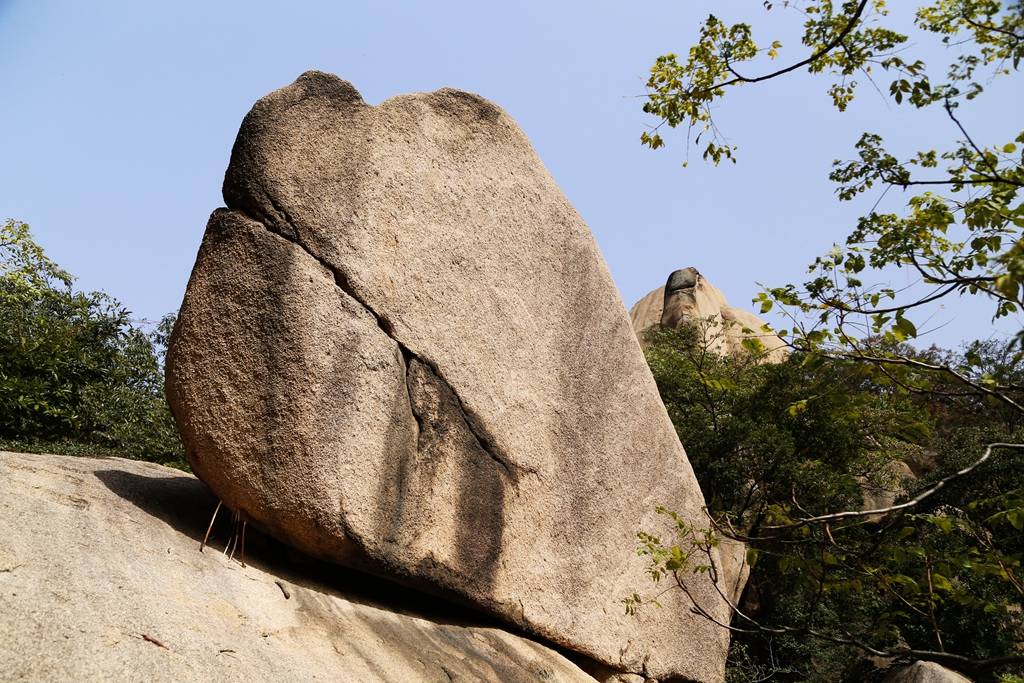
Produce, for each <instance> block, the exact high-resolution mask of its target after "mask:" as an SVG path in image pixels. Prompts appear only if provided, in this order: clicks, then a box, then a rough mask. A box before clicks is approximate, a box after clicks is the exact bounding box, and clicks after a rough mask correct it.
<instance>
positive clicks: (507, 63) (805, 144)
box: [0, 0, 1021, 344]
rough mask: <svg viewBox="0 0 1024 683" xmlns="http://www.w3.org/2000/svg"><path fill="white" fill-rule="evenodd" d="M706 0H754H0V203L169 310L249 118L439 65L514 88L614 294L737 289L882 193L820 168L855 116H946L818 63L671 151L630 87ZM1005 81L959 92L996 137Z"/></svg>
mask: <svg viewBox="0 0 1024 683" xmlns="http://www.w3.org/2000/svg"><path fill="white" fill-rule="evenodd" d="M716 6H717V11H721V12H723V18H724V19H727V20H736V19H738V18H739V17H737V16H730V15H729V14H728V13H726V10H743V11H744V12H745V13H746V15H747V16H749V15H751V14H753V15H755V16H757V15H761V14H763V11H762V10H761V2H760V0H745V2H742V3H741V2H734V3H729V4H728V5H726V6H722V5H721V3H713V2H706V3H702V2H685V3H684V2H676V3H662V4H661V5H653V6H652V5H638V4H636V3H626V2H604V1H591V2H568V1H566V2H558V3H555V2H542V1H540V0H538V1H536V2H515V1H513V0H504V1H503V2H500V3H481V2H450V1H447V0H435V1H434V2H430V3H421V2H398V1H397V0H393V1H392V2H343V1H341V0H334V1H332V2H290V3H280V2H260V1H258V0H246V1H245V2H227V1H218V2H193V1H189V0H180V1H177V2H160V3H156V2H137V1H135V2H129V1H114V0H107V1H103V0H97V1H95V2H79V1H74V2H72V1H62V0H0V93H2V94H3V105H2V106H0V150H2V156H0V219H2V218H5V217H12V218H18V219H20V220H24V221H26V222H28V223H29V224H31V226H32V227H33V229H34V231H35V234H36V236H37V238H38V240H39V241H40V242H41V243H42V244H43V246H44V247H45V248H46V249H47V251H48V252H49V253H50V255H51V256H52V257H54V258H55V259H56V260H57V261H58V262H59V263H60V264H61V265H63V266H65V267H66V268H67V269H69V270H70V271H71V272H73V273H74V274H75V275H77V276H78V278H79V281H78V285H79V286H80V287H81V288H83V289H102V290H104V291H107V292H109V293H110V294H113V295H114V296H116V297H117V298H118V299H120V300H121V301H122V302H123V303H124V304H125V305H127V306H128V307H129V308H130V309H131V310H132V311H133V313H134V314H135V315H136V316H138V317H144V318H151V319H152V318H157V317H159V316H160V315H161V314H163V313H165V312H167V311H170V310H174V309H176V308H177V306H178V305H179V303H180V301H181V297H182V294H183V292H184V288H185V284H186V282H187V280H188V276H189V271H190V270H191V267H192V263H193V261H194V258H195V254H196V250H197V248H198V245H199V241H200V239H201V237H202V233H203V228H204V226H205V223H206V219H207V217H208V215H209V213H210V211H211V210H213V209H214V208H216V207H217V206H220V205H221V204H222V200H221V198H220V186H221V181H222V178H223V173H224V169H225V167H226V165H227V161H228V155H229V152H230V149H231V144H232V142H233V140H234V137H235V133H236V132H237V130H238V125H239V124H240V122H241V120H242V117H243V116H244V115H245V113H246V112H247V111H248V109H249V107H250V106H251V105H252V103H253V102H254V101H255V100H256V99H258V98H259V97H260V96H262V95H263V94H265V93H267V92H269V91H270V90H273V89H274V88H277V87H280V86H283V85H285V84H287V83H290V82H291V81H292V80H294V79H295V77H296V76H298V75H299V74H300V73H302V72H303V71H305V70H307V69H312V68H316V69H322V70H325V71H331V72H334V73H337V74H338V75H340V76H341V77H343V78H345V79H348V80H350V81H351V82H352V83H353V84H354V85H355V86H356V87H357V88H359V90H360V91H361V92H362V93H363V96H364V98H365V99H366V100H367V101H368V102H370V103H376V102H380V101H381V100H384V99H386V98H387V97H389V96H391V95H394V94H398V93H403V92H411V91H424V90H433V89H436V88H439V87H443V86H452V87H457V88H461V89H464V90H469V91H474V92H478V93H480V94H482V95H484V96H485V97H488V98H490V99H492V100H494V101H495V102H497V103H498V104H500V105H501V106H502V107H504V108H505V109H506V110H507V111H508V112H509V113H510V114H511V115H512V116H513V117H514V118H515V119H516V120H517V121H518V122H519V124H520V126H522V128H523V129H524V130H525V131H526V133H527V135H529V136H530V138H531V140H532V141H533V144H534V146H535V147H536V149H537V151H538V152H539V154H540V156H541V158H542V159H543V161H544V163H545V164H546V165H547V167H548V169H549V170H550V171H551V173H552V174H553V176H554V177H555V179H556V180H557V181H558V183H559V184H560V185H561V187H562V189H563V191H564V192H565V193H566V195H567V196H568V197H569V199H570V200H571V201H572V202H573V203H574V204H575V206H576V208H577V209H578V210H579V212H580V213H581V214H582V216H583V217H584V219H585V220H586V221H587V222H588V224H589V225H590V227H591V229H592V230H593V232H594V234H595V235H596V237H597V240H598V242H599V244H600V246H601V249H602V251H603V253H604V255H605V259H606V261H607V262H608V265H609V267H610V269H611V271H612V275H613V277H614V278H615V281H616V283H617V284H618V286H619V289H620V291H621V293H622V297H623V300H624V302H625V304H626V305H627V306H629V305H631V304H632V303H633V302H634V301H635V300H636V299H638V298H639V297H641V296H642V295H643V294H645V293H646V292H647V291H649V290H650V289H652V288H654V287H655V286H657V285H659V284H661V283H662V282H663V281H664V279H665V278H666V276H667V275H668V273H669V272H670V271H672V270H673V269H675V268H679V267H684V266H690V265H693V266H696V267H698V268H699V269H700V270H701V271H702V272H703V273H704V274H705V275H706V276H707V277H708V278H709V279H710V280H711V281H712V282H714V283H715V284H717V285H718V286H719V287H720V288H722V289H723V290H724V291H725V293H726V295H727V296H728V298H729V299H730V301H731V302H732V303H733V304H734V305H743V306H749V301H750V298H751V297H752V296H753V295H754V294H755V293H756V291H757V284H756V283H757V282H762V283H765V284H771V285H779V284H784V283H786V282H792V281H800V279H801V277H802V275H803V272H804V267H805V266H806V265H807V264H808V263H809V262H810V261H811V260H813V258H814V257H815V256H816V255H817V254H819V253H822V252H824V251H827V250H828V248H829V247H830V246H831V245H832V244H833V243H834V242H836V241H841V240H842V239H843V237H844V236H845V234H846V233H847V231H848V230H849V228H850V227H851V225H852V223H853V221H854V220H855V218H856V216H857V215H859V213H860V212H863V211H866V210H867V209H868V208H869V207H870V204H871V203H872V202H873V200H874V198H871V199H869V200H866V203H861V204H854V205H851V204H840V203H839V202H837V201H836V200H835V199H834V195H833V189H832V186H831V185H830V183H829V182H828V180H827V178H826V176H827V173H828V170H829V166H830V163H831V161H832V159H834V158H837V157H841V158H848V157H849V156H850V154H851V151H850V150H851V149H852V145H853V143H854V142H855V141H856V140H857V138H858V137H859V135H860V132H861V131H863V130H873V131H877V132H880V133H882V134H883V135H885V136H886V138H887V139H890V140H892V141H893V142H894V146H895V147H897V148H899V149H904V150H907V151H909V150H911V149H914V148H917V147H927V146H934V145H935V144H942V143H943V141H945V140H947V139H949V123H948V121H947V120H946V119H945V117H944V115H943V114H942V113H941V111H936V112H925V113H920V112H913V111H908V110H906V109H903V108H895V107H892V106H891V105H889V104H887V103H886V102H885V100H884V99H883V98H882V97H880V96H879V95H878V94H876V93H875V92H873V91H872V89H871V88H870V86H869V85H865V87H864V88H862V90H861V93H860V96H859V99H858V101H857V102H855V103H854V104H853V105H852V107H851V110H850V111H848V112H847V113H845V114H839V113H837V112H836V111H835V110H834V109H832V107H831V105H830V103H829V100H828V97H827V95H826V94H825V88H826V86H827V83H826V81H824V80H822V79H815V78H812V77H809V76H807V75H806V74H804V73H797V74H793V75H791V76H789V77H787V78H786V79H784V80H780V81H776V82H772V83H770V84H767V85H764V86H754V87H747V88H745V89H744V90H742V91H737V92H736V93H735V95H734V96H732V97H730V98H729V99H728V100H727V101H726V103H725V104H724V105H723V106H721V107H720V108H719V110H718V121H719V123H720V125H721V126H722V128H723V129H724V131H725V132H726V133H727V134H728V136H729V137H730V139H731V140H732V141H734V142H736V143H738V144H739V145H740V163H739V164H738V165H736V166H734V167H728V168H724V167H723V168H713V167H710V166H705V165H704V164H703V163H701V162H700V160H699V154H691V156H692V157H693V158H692V161H691V164H690V166H689V168H687V169H684V168H682V164H681V162H682V159H683V155H684V152H685V150H684V149H683V144H682V138H681V136H679V135H674V136H669V138H668V140H669V145H668V148H667V149H664V150H659V151H658V152H650V151H648V150H645V149H643V148H641V146H640V145H639V143H638V138H639V134H640V132H641V131H642V130H644V126H645V125H648V124H650V123H652V121H650V120H649V119H648V118H647V117H646V115H644V114H643V113H642V112H641V111H640V106H641V104H642V100H640V99H638V98H637V96H638V95H641V94H642V93H643V91H644V89H643V83H644V81H645V74H646V72H647V69H648V68H649V67H650V64H651V63H652V62H653V60H654V58H655V57H656V56H657V55H659V54H662V53H664V52H668V51H672V50H676V51H682V50H683V49H685V48H686V46H688V45H689V44H690V42H692V40H693V38H694V36H695V35H696V30H697V27H698V25H699V22H700V21H701V19H702V18H703V17H704V16H706V15H707V13H708V12H710V11H712V10H716ZM723 7H724V9H723ZM773 15H778V16H776V17H775V18H774V19H773V18H769V19H768V20H767V21H766V22H765V23H764V24H762V26H764V30H765V31H766V33H765V35H764V37H765V38H766V39H770V38H772V37H775V34H771V33H769V32H770V30H771V26H778V27H779V31H780V32H781V35H782V38H783V42H784V44H788V45H790V49H789V50H785V51H784V52H783V57H782V59H787V58H790V57H800V56H803V51H802V49H801V48H800V46H799V45H797V44H796V43H797V42H798V41H797V40H796V39H795V34H794V32H793V31H794V30H795V29H796V28H797V27H798V25H799V22H800V18H799V16H798V15H795V14H793V13H792V12H790V13H788V14H787V13H785V12H778V11H776V12H773ZM908 28H909V27H908ZM755 35H757V34H755ZM765 42H767V40H766V41H765ZM928 54H932V55H937V56H939V57H942V56H944V55H942V54H941V52H935V51H934V50H932V52H931V53H928ZM879 81H880V83H881V84H882V85H883V87H884V85H885V83H887V81H886V80H885V78H884V76H883V77H881V78H880V79H879ZM1017 85H1018V86H1019V82H1018V83H1017ZM1012 86H1013V84H1012V82H1011V81H1009V80H1007V81H1005V82H996V83H994V84H993V86H992V89H991V93H992V94H991V96H990V97H989V98H987V99H986V100H985V101H984V102H982V103H981V105H980V106H977V107H971V108H968V109H965V110H963V111H962V112H961V117H962V119H963V120H964V121H965V123H966V124H967V125H968V127H969V128H970V129H972V130H975V131H978V132H979V135H978V137H980V138H981V139H982V140H983V141H984V142H986V143H994V142H1004V141H1006V140H1009V139H1011V138H1012V137H1013V136H1014V135H1015V134H1016V132H1018V131H1015V130H1014V125H1018V124H1019V121H1017V120H1016V119H1019V111H1020V104H1021V102H1020V97H1019V95H1017V94H1016V93H1014V92H1013V87H1012ZM891 194H895V193H891ZM886 201H887V202H894V201H895V202H897V203H899V202H900V201H902V199H901V198H900V197H894V196H890V197H887V200H886ZM907 281H908V277H907V275H905V274H903V273H896V274H894V275H893V283H894V284H897V285H902V284H906V282H907ZM932 322H933V323H947V324H946V325H945V327H943V328H942V329H940V330H939V331H937V332H936V333H934V334H933V335H932V336H931V337H929V338H928V340H929V341H935V342H937V343H942V344H956V343H958V342H959V341H960V340H962V339H966V338H975V337H985V336H988V335H989V334H991V333H992V325H991V323H990V321H989V318H988V308H987V307H984V308H983V307H980V306H978V305H977V304H975V305H973V306H971V305H969V304H966V303H963V304H956V303H954V304H952V305H949V306H947V307H945V308H944V309H942V310H939V311H937V312H936V316H935V318H934V319H933V321H932ZM1003 327H1004V329H1005V330H1013V329H1014V327H1019V324H1018V323H1016V322H1015V323H1011V324H1008V325H1005V326H1003Z"/></svg>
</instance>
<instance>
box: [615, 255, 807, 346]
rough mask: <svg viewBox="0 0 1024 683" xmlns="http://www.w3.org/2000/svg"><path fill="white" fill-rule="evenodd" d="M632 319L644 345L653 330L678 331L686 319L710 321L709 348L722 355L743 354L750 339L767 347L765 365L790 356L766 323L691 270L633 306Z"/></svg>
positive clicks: (671, 277)
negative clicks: (654, 328)
mask: <svg viewBox="0 0 1024 683" xmlns="http://www.w3.org/2000/svg"><path fill="white" fill-rule="evenodd" d="M629 316H630V318H631V319H632V321H633V330H634V331H635V332H636V335H637V337H638V338H639V339H640V344H641V345H646V339H645V338H644V333H645V332H646V331H647V330H648V329H649V328H651V327H654V326H657V325H660V326H662V327H668V328H675V327H678V326H679V325H680V324H681V323H683V322H684V321H687V320H689V321H697V320H702V319H709V320H710V321H711V325H709V327H708V329H707V330H706V331H705V334H706V337H707V340H708V347H709V348H711V349H712V350H714V351H717V352H718V353H720V354H722V355H733V354H737V353H741V352H743V340H744V339H747V338H754V339H757V340H759V341H760V342H761V343H762V344H763V345H764V347H765V354H764V358H763V360H764V361H766V362H769V363H774V362H779V361H782V360H785V358H786V356H787V354H788V350H787V348H786V345H785V342H783V341H782V340H781V339H780V338H779V337H778V336H776V335H775V334H772V333H771V332H765V331H764V330H762V326H763V325H764V324H765V323H764V321H763V320H761V319H760V318H758V317H757V316H756V315H754V314H753V313H751V312H750V311H745V310H743V309H741V308H733V307H732V306H730V305H729V302H727V301H726V300H725V295H724V294H722V292H721V290H719V289H718V288H717V287H715V286H714V285H713V284H711V283H710V282H708V280H707V278H705V277H704V276H703V275H701V274H700V272H699V271H698V270H697V269H696V268H692V267H691V268H683V269H681V270H677V271H674V272H673V273H672V274H671V275H669V276H668V281H667V282H666V283H665V286H664V287H659V288H657V289H655V290H652V291H650V292H648V294H647V295H646V296H645V297H644V298H642V299H640V301H637V302H636V303H635V304H633V308H631V309H630V311H629Z"/></svg>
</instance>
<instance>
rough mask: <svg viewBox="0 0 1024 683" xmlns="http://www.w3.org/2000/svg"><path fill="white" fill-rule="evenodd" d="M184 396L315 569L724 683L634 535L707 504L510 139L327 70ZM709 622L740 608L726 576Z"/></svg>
mask: <svg viewBox="0 0 1024 683" xmlns="http://www.w3.org/2000/svg"><path fill="white" fill-rule="evenodd" d="M224 198H225V202H226V203H227V207H228V208H227V209H218V210H217V211H215V212H214V214H213V216H212V218H211V219H210V223H209V225H208V227H207V231H206V235H205V237H204V240H203V244H202V247H201V249H200V252H199V256H198V258H197V261H196V265H195V268H194V270H193V273H192V277H191V280H190V282H189V286H188V290H187V293H186V295H185V300H184V302H183V304H182V308H181V312H180V315H179V318H178V324H177V326H176V328H175V331H174V334H173V338H172V341H171V345H170V350H169V352H168V361H167V392H168V398H169V400H170V403H171V407H172V410H173V411H174V414H175V417H176V419H177V421H178V425H179V427H180V429H181V432H182V436H183V439H184V441H185V444H186V448H187V454H188V458H189V462H190V463H191V465H192V468H193V470H194V471H195V472H196V474H197V475H198V476H199V478H201V479H202V480H203V481H205V482H206V483H207V484H209V486H210V487H211V489H213V491H214V492H215V493H216V494H217V495H218V496H219V497H220V498H221V499H223V501H224V502H225V504H226V505H228V506H229V507H230V508H231V509H232V510H236V511H239V512H240V513H241V514H243V515H244V516H246V517H247V518H248V519H249V520H251V521H252V522H254V523H256V524H258V525H259V526H260V527H261V528H263V529H266V530H267V531H268V532H270V533H271V534H273V535H275V536H276V537H277V538H279V539H281V540H282V541H285V542H287V543H291V544H294V545H295V546H297V547H299V548H301V549H302V550H304V551H305V552H307V553H310V554H314V555H317V556H319V557H322V558H325V559H330V560H332V561H335V562H338V563H340V564H345V565H350V566H356V567H361V568H363V569H367V570H370V571H374V572H378V573H380V574H383V575H386V576H389V577H392V578H395V579H399V580H402V581H404V582H405V583H407V584H409V585H412V586H417V587H418V588H420V589H423V590H427V591H433V592H436V593H438V594H440V595H443V596H445V597H447V598H449V599H453V600H459V601H463V602H465V603H468V604H470V605H473V606H474V607H476V608H478V609H482V610H486V611H487V612H490V613H492V614H494V615H496V616H498V617H500V618H501V619H503V620H504V621H506V622H508V623H511V624H514V625H516V626H518V627H520V628H523V629H525V630H527V631H529V632H531V633H533V634H535V635H537V636H540V637H542V638H543V639H545V640H547V641H550V642H553V643H556V644H558V645H560V646H563V647H565V648H568V649H571V650H573V651H575V652H578V653H580V654H582V655H584V656H586V657H589V658H592V659H593V660H595V661H597V662H599V663H601V664H602V665H605V666H608V667H611V668H613V669H615V670H617V671H621V672H624V673H629V674H633V675H642V676H648V677H654V678H675V679H682V680H699V681H718V680H721V678H722V677H723V675H724V667H725V655H726V650H727V644H728V633H727V632H726V631H725V629H722V628H720V627H718V626H716V625H714V624H712V623H711V622H709V621H707V620H705V619H703V618H701V617H698V616H696V615H694V614H693V613H692V612H691V609H690V608H691V604H690V603H689V601H688V599H687V598H686V597H685V596H684V595H683V594H682V592H681V591H670V592H668V593H666V594H665V595H663V596H662V597H661V599H660V600H661V603H662V605H663V607H662V608H661V609H655V608H651V609H649V610H643V611H641V613H640V614H639V615H637V616H629V615H627V614H626V612H625V609H624V606H623V603H622V600H623V599H624V598H625V597H627V596H629V595H631V594H632V593H633V592H634V591H640V592H651V591H653V588H654V587H653V586H652V585H651V582H650V579H649V577H648V576H647V573H646V561H645V560H644V559H643V558H641V557H638V556H637V555H636V554H635V552H634V550H635V547H636V533H637V532H638V531H640V530H644V531H648V532H652V533H662V532H666V531H667V524H666V522H667V521H668V520H666V519H665V518H664V516H662V515H658V514H657V513H656V512H655V508H656V507H657V506H659V505H662V506H665V507H667V508H669V509H671V510H674V511H676V512H678V513H680V514H681V515H682V516H683V517H684V518H686V519H688V520H690V521H691V522H692V523H694V524H698V525H699V524H706V521H705V518H704V516H703V513H702V512H701V508H702V506H703V504H704V500H703V497H702V495H701V492H700V490H699V487H698V485H697V481H696V479H695V477H694V476H693V472H692V470H691V468H690V465H689V463H688V462H687V459H686V455H685V453H684V451H683V448H682V446H681V445H680V444H679V441H678V438H677V437H676V434H675V431H674V430H673V428H672V424H671V422H670V421H669V418H668V415H667V413H666V412H665V408H664V406H663V405H662V403H661V399H660V398H659V396H658V392H657V387H656V386H655V384H654V381H653V378H652V377H651V374H650V371H649V370H648V368H647V365H646V363H645V362H644V359H643V356H642V354H641V351H640V348H639V346H638V344H637V342H636V338H635V336H634V334H633V331H632V329H631V327H630V322H629V318H628V316H627V314H626V311H625V309H624V308H623V306H622V303H621V299H620V298H619V294H618V291H617V289H616V288H615V285H614V283H613V282H612V279H611V277H610V275H609V274H608V270H607V268H606V266H605V264H604V261H603V259H602V258H601V255H600V253H599V252H598V249H597V246H596V244H595V242H594V240H593V237H592V235H591V234H590V231H589V229H588V228H587V226H586V225H585V224H584V222H583V221H582V219H581V218H580V217H579V215H578V214H577V213H576V212H575V210H574V209H573V208H572V206H571V205H570V204H569V202H568V201H567V200H566V199H565V197H564V196H563V195H562V193H561V191H560V190H559V189H558V187H557V185H556V184H555V183H554V181H553V180H552V179H551V177H550V175H549V174H548V173H547V171H546V170H545V169H544V167H543V165H542V164H541V162H540V160H539V159H538V158H537V156H536V154H535V153H534V151H533V149H532V147H531V146H530V144H529V141H528V140H527V139H526V136H525V135H524V134H523V132H522V131H521V130H520V129H519V128H518V126H516V124H515V122H514V121H512V119H511V118H510V117H509V116H508V115H507V114H505V113H504V112H503V111H501V109H499V108H498V107H496V106H495V105H494V104H492V103H490V102H488V101H486V100H484V99H482V98H480V97H478V96H476V95H472V94H469V93H464V92H459V91H456V90H447V89H446V90H439V91H437V92H434V93H426V94H416V95H403V96H400V97H395V98H392V99H390V100H387V101H386V102H383V103H381V104H380V105H377V106H369V105H367V104H366V103H364V102H363V100H362V98H361V97H360V96H359V93H358V92H357V91H356V90H355V88H353V87H352V86H351V85H350V84H349V83H347V82H345V81H342V80H341V79H339V78H337V77H335V76H331V75H329V74H323V73H318V72H310V73H307V74H304V75H303V76H302V77H300V78H299V79H298V80H297V81H296V82H295V83H294V84H292V85H290V86H288V87H286V88H282V89H281V90H278V91H275V92H273V93H271V94H269V95H267V96H266V97H264V98H263V99H261V100H260V101H259V102H257V103H256V104H255V105H254V107H253V109H252V111H251V112H250V113H249V114H248V116H246V118H245V121H244V122H243V124H242V127H241V130H240V131H239V134H238V138H237V140H236V142H235V146H234V149H233V151H232V157H231V164H230V166H229V168H228V171H227V174H226V176H225V183H224ZM686 580H687V582H688V583H689V584H690V586H689V588H690V591H691V593H692V594H693V595H694V596H695V597H696V599H697V600H699V601H700V602H701V603H702V607H703V608H704V609H706V610H708V611H709V612H710V613H711V614H714V615H717V617H719V618H721V619H725V618H727V615H728V607H727V605H726V604H725V602H724V600H722V598H721V596H720V594H719V592H718V590H717V589H716V587H715V586H714V585H713V584H712V583H711V581H710V579H709V578H708V577H707V575H689V574H687V576H686Z"/></svg>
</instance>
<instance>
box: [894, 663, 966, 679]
mask: <svg viewBox="0 0 1024 683" xmlns="http://www.w3.org/2000/svg"><path fill="white" fill-rule="evenodd" d="M885 683H971V679H969V678H967V677H966V676H962V675H960V674H958V673H957V672H956V671H952V670H950V669H947V668H946V667H944V666H942V665H941V664H936V663H935V662H914V663H913V664H911V665H910V666H904V667H900V668H899V669H897V670H895V671H893V672H892V673H891V674H889V675H888V676H886V678H885Z"/></svg>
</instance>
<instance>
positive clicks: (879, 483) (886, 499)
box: [858, 460, 917, 520]
mask: <svg viewBox="0 0 1024 683" xmlns="http://www.w3.org/2000/svg"><path fill="white" fill-rule="evenodd" d="M916 479H917V477H916V476H915V475H914V471H913V470H912V469H911V468H910V465H908V464H907V463H905V462H903V461H901V460H893V461H892V462H889V463H887V464H886V465H884V466H883V467H882V468H880V472H879V473H878V475H877V476H876V477H874V478H868V477H858V480H859V481H860V488H861V493H862V495H863V497H864V501H863V503H862V504H861V510H864V511H867V510H881V509H883V508H887V507H890V506H892V505H893V504H895V503H896V501H897V499H899V497H900V496H902V495H904V494H905V493H906V492H907V487H908V485H910V484H912V483H913V482H914V481H915V480H916ZM882 516H883V515H880V514H879V515H869V516H868V519H872V520H877V519H881V518H882Z"/></svg>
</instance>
